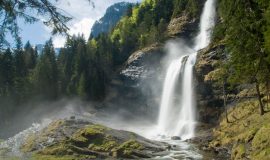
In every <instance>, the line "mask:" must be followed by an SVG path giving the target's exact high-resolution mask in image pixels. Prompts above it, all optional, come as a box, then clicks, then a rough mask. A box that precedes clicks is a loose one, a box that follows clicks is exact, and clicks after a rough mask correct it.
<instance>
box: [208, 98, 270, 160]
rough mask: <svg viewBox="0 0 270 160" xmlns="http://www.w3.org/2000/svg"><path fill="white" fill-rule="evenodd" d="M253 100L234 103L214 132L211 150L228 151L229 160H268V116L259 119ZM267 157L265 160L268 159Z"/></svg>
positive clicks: (255, 102) (269, 142) (267, 114)
mask: <svg viewBox="0 0 270 160" xmlns="http://www.w3.org/2000/svg"><path fill="white" fill-rule="evenodd" d="M258 105H259V104H258V102H257V100H256V99H254V100H253V99H249V100H245V101H242V102H238V103H236V105H235V106H233V107H232V108H231V109H230V110H229V113H228V118H229V121H230V122H229V123H227V122H226V119H225V117H223V118H221V121H220V124H219V126H218V127H217V128H215V129H214V130H213V135H214V139H213V141H212V142H211V143H210V146H211V147H213V148H219V147H226V148H228V149H231V158H232V159H246V158H251V159H254V160H257V159H260V160H261V159H269V158H270V157H269V155H270V152H269V151H270V139H269V135H270V125H269V124H270V113H269V112H267V113H265V115H263V116H261V115H260V114H259V110H258ZM267 157H268V158H267Z"/></svg>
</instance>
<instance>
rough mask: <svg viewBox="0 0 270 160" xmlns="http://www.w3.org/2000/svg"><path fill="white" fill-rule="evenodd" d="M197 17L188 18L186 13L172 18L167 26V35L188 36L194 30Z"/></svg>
mask: <svg viewBox="0 0 270 160" xmlns="http://www.w3.org/2000/svg"><path fill="white" fill-rule="evenodd" d="M197 25H198V19H195V18H194V19H190V18H189V17H188V16H187V15H182V16H180V17H177V18H173V19H172V20H171V21H170V23H169V25H168V28H167V31H168V36H169V37H190V36H191V35H192V33H195V32H196V28H197Z"/></svg>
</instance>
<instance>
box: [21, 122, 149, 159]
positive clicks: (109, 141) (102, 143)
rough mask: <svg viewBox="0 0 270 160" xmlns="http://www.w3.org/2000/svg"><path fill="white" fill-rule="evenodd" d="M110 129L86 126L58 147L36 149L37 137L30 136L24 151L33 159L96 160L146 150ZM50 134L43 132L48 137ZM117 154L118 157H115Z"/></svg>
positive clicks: (125, 155)
mask: <svg viewBox="0 0 270 160" xmlns="http://www.w3.org/2000/svg"><path fill="white" fill-rule="evenodd" d="M57 124H58V125H56V124H55V123H54V124H53V125H52V127H51V126H49V128H53V129H46V132H47V131H48V133H50V134H53V132H54V131H55V129H56V128H57V126H58V127H59V125H61V124H62V123H61V124H59V123H58V122H57ZM110 131H111V129H110V128H107V127H105V126H102V125H97V124H93V125H87V126H85V127H83V128H81V129H78V130H77V131H76V132H74V133H73V134H72V135H71V136H70V137H67V138H66V139H63V140H61V141H59V142H57V143H55V144H52V145H49V146H46V147H44V148H43V149H40V150H35V146H36V143H37V138H40V137H39V136H38V135H31V136H30V137H29V138H28V139H27V141H26V143H25V144H24V145H23V146H22V148H21V150H22V151H24V152H33V153H34V154H33V158H32V159H40V160H43V159H44V160H45V159H46V160H78V159H83V158H84V159H85V158H86V159H96V158H98V157H100V156H103V157H107V156H115V157H119V156H121V157H131V155H132V153H133V151H134V150H143V148H144V147H143V145H142V144H141V143H139V142H138V141H136V140H135V139H133V138H134V135H132V134H130V136H129V138H130V139H127V140H125V141H119V140H118V139H117V138H115V137H114V136H113V135H111V134H109V133H110ZM48 133H42V134H45V135H49V134H48ZM41 139H42V137H41ZM114 153H115V154H114Z"/></svg>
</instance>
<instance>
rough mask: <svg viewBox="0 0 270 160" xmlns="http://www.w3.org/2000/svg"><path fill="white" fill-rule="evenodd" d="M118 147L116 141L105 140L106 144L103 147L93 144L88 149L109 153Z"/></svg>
mask: <svg viewBox="0 0 270 160" xmlns="http://www.w3.org/2000/svg"><path fill="white" fill-rule="evenodd" d="M117 146H118V143H117V142H116V141H114V140H104V142H103V143H102V144H101V145H97V144H93V143H92V144H90V145H89V147H88V148H89V149H90V150H93V151H100V152H108V151H111V150H112V149H114V148H116V147H117Z"/></svg>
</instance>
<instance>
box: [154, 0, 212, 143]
mask: <svg viewBox="0 0 270 160" xmlns="http://www.w3.org/2000/svg"><path fill="white" fill-rule="evenodd" d="M215 10H216V9H215V0H207V1H206V2H205V5H204V9H203V13H202V15H201V20H200V32H199V34H198V35H197V37H196V38H195V42H194V44H195V45H194V46H193V47H192V50H193V52H194V53H192V52H191V53H183V51H182V50H179V51H177V52H178V54H179V55H184V56H181V57H180V58H177V59H176V60H173V61H172V62H171V63H170V65H169V67H168V69H167V74H166V78H165V82H164V86H163V93H162V100H161V106H160V114H159V120H158V129H159V133H160V134H161V135H166V136H180V137H181V138H182V139H188V138H191V137H193V136H194V130H195V125H196V116H195V105H196V104H195V97H194V90H193V86H194V85H193V67H194V64H195V63H196V57H197V52H198V50H200V49H202V48H205V47H207V46H208V45H209V43H210V37H211V31H212V30H211V29H212V28H213V27H214V25H215V16H216V11H215ZM179 80H180V82H181V84H180V87H181V91H180V96H178V98H180V102H178V101H177V100H175V97H177V95H179V93H177V89H176V87H177V86H178V83H179Z"/></svg>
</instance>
